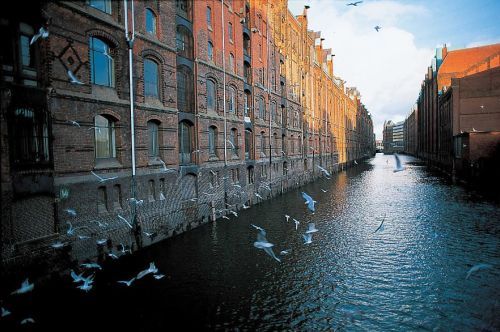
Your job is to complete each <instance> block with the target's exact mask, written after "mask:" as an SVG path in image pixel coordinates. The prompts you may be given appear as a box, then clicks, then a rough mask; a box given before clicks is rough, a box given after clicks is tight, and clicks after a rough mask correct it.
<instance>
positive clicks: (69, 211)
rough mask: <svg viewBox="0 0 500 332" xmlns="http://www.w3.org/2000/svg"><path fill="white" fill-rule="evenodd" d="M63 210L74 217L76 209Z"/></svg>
mask: <svg viewBox="0 0 500 332" xmlns="http://www.w3.org/2000/svg"><path fill="white" fill-rule="evenodd" d="M64 211H65V212H67V213H68V214H69V215H70V216H72V217H76V211H75V210H74V209H66V210H64Z"/></svg>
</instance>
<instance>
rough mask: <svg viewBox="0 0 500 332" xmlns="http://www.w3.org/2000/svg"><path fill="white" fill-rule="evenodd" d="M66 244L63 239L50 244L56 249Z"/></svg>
mask: <svg viewBox="0 0 500 332" xmlns="http://www.w3.org/2000/svg"><path fill="white" fill-rule="evenodd" d="M64 245H65V244H64V243H63V242H61V241H57V242H54V243H52V244H51V245H50V246H51V247H52V248H54V249H59V248H62V247H64Z"/></svg>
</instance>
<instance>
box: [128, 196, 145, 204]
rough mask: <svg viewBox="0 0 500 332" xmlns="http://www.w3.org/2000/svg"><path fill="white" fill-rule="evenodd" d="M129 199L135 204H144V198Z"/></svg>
mask: <svg viewBox="0 0 500 332" xmlns="http://www.w3.org/2000/svg"><path fill="white" fill-rule="evenodd" d="M129 201H130V203H132V204H135V206H141V205H142V204H144V200H143V199H137V198H135V197H132V198H129Z"/></svg>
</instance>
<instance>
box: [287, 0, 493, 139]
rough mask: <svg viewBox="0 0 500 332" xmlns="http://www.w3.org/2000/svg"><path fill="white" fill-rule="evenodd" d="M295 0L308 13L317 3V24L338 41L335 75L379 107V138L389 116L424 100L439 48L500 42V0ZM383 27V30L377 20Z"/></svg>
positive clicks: (313, 25) (400, 115)
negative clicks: (421, 96)
mask: <svg viewBox="0 0 500 332" xmlns="http://www.w3.org/2000/svg"><path fill="white" fill-rule="evenodd" d="M354 1H355V0H352V1H347V0H289V1H288V8H289V9H290V11H291V12H292V13H293V14H295V15H298V14H301V13H302V11H303V8H304V5H309V6H310V9H309V10H308V21H309V30H314V31H321V36H322V37H323V38H325V40H324V41H323V47H324V48H332V53H333V54H335V57H334V74H335V75H336V76H340V77H341V78H342V79H344V80H346V81H347V83H346V85H347V86H355V87H357V88H358V90H359V91H360V93H361V101H362V102H363V103H364V104H365V106H366V107H367V109H368V111H369V112H370V113H371V114H372V118H373V122H374V131H375V134H376V137H377V139H382V128H383V124H384V120H393V121H402V120H404V119H405V118H406V116H407V115H408V113H409V112H410V110H411V108H412V107H413V105H414V104H415V101H416V100H417V97H418V93H419V91H420V84H421V82H422V80H423V79H424V76H425V72H426V68H427V67H428V66H430V65H431V61H432V57H433V56H434V54H435V52H436V47H441V46H443V44H446V45H447V46H449V48H451V49H459V48H464V47H475V46H481V45H487V44H495V43H500V1H497V0H474V1H471V0H420V1H416V0H414V1H411V0H364V1H363V2H362V3H360V4H358V5H357V6H356V7H354V6H347V4H348V3H351V2H354ZM377 25H378V26H380V27H382V28H381V29H380V31H379V32H377V31H376V30H375V29H374V27H375V26H377Z"/></svg>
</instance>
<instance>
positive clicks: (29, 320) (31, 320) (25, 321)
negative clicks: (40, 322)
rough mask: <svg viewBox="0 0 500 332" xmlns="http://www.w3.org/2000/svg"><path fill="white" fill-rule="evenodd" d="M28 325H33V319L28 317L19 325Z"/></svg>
mask: <svg viewBox="0 0 500 332" xmlns="http://www.w3.org/2000/svg"><path fill="white" fill-rule="evenodd" d="M28 323H32V324H33V323H35V320H34V319H33V318H31V317H29V318H25V319H23V320H22V321H21V325H24V324H28Z"/></svg>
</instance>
